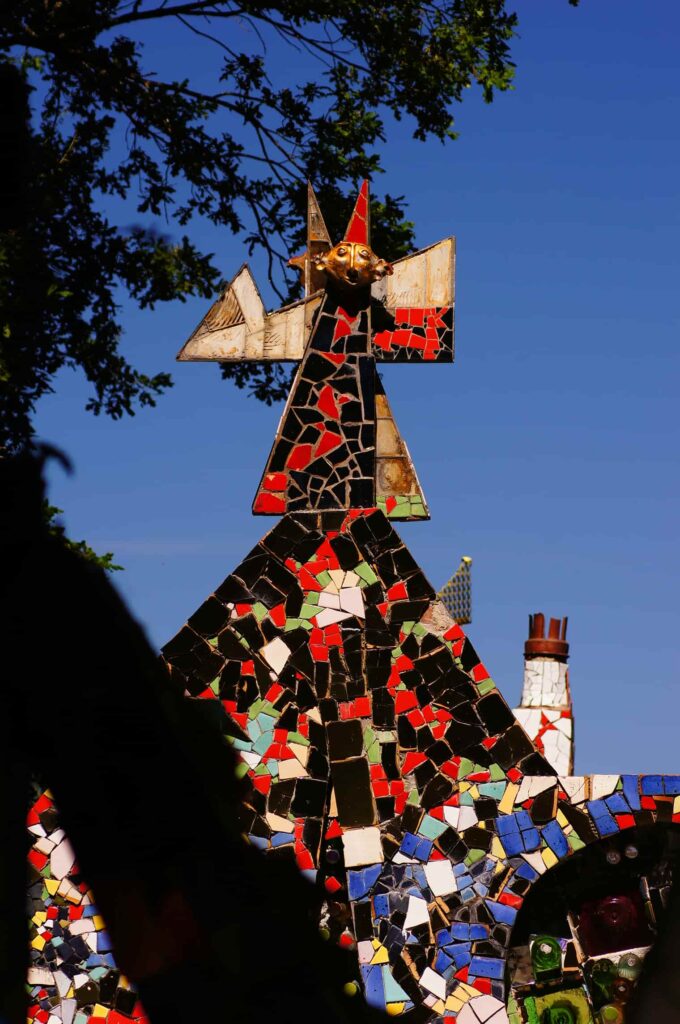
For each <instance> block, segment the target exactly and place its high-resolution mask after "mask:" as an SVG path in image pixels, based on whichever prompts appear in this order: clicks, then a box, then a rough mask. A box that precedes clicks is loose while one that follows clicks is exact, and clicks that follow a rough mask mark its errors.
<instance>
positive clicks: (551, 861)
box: [541, 850, 557, 868]
mask: <svg viewBox="0 0 680 1024" xmlns="http://www.w3.org/2000/svg"><path fill="white" fill-rule="evenodd" d="M541 857H542V858H543V863H544V864H545V866H546V867H547V868H554V867H555V865H556V864H557V856H556V855H555V854H554V853H553V852H552V850H541Z"/></svg>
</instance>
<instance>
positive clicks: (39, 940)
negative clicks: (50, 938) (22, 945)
mask: <svg viewBox="0 0 680 1024" xmlns="http://www.w3.org/2000/svg"><path fill="white" fill-rule="evenodd" d="M31 946H32V947H33V949H37V950H38V952H40V951H41V950H42V949H44V948H45V940H44V939H43V937H42V935H36V937H35V938H34V939H33V942H32V943H31Z"/></svg>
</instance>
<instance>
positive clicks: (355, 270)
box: [314, 242, 393, 289]
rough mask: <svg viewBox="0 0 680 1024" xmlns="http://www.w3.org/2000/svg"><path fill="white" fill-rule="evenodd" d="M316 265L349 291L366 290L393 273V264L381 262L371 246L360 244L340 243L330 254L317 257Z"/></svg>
mask: <svg viewBox="0 0 680 1024" xmlns="http://www.w3.org/2000/svg"><path fill="white" fill-rule="evenodd" d="M314 265H315V267H316V268H317V270H323V271H325V273H326V274H327V275H328V276H329V277H331V278H332V279H333V280H334V281H335V282H336V283H337V284H339V285H340V286H341V287H342V288H348V289H358V288H366V287H368V286H369V285H370V284H372V283H373V281H379V280H380V279H381V278H383V277H385V275H386V274H391V273H393V270H392V264H391V263H388V262H387V261H386V260H381V259H380V258H379V257H378V256H376V254H375V253H374V252H373V250H372V249H371V248H370V246H368V245H363V244H360V243H359V242H338V244H337V245H334V246H333V248H332V249H329V251H328V252H325V253H322V254H321V255H320V256H317V258H316V260H315V264H314Z"/></svg>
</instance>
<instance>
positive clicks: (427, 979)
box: [420, 967, 446, 999]
mask: <svg viewBox="0 0 680 1024" xmlns="http://www.w3.org/2000/svg"><path fill="white" fill-rule="evenodd" d="M420 985H421V987H422V988H424V989H427V991H428V992H431V993H432V995H434V996H436V997H437V999H446V979H445V978H442V976H441V974H437V972H436V971H433V970H432V968H431V967H426V968H425V970H424V971H423V973H422V974H421V976H420Z"/></svg>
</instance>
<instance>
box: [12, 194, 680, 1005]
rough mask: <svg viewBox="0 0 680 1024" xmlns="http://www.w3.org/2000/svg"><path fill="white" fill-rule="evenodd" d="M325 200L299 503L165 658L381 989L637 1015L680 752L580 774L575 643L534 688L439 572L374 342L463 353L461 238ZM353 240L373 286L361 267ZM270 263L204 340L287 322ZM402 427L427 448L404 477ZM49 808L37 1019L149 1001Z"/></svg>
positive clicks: (303, 374)
mask: <svg viewBox="0 0 680 1024" xmlns="http://www.w3.org/2000/svg"><path fill="white" fill-rule="evenodd" d="M313 202H315V201H313ZM316 213H317V211H316V209H315V208H313V209H312V211H311V213H310V222H313V224H314V225H315V231H316V234H315V235H314V236H313V237H312V236H311V235H310V243H309V245H308V252H307V254H305V255H304V256H303V257H299V258H297V260H296V265H298V266H299V267H300V268H301V270H302V272H303V276H304V280H305V281H306V282H307V283H308V285H309V282H311V281H313V277H314V275H313V273H312V271H313V270H314V268H316V269H317V270H318V267H319V264H318V260H319V259H320V257H321V256H323V255H324V254H326V255H327V256H329V255H330V253H331V252H332V251H335V252H336V255H338V256H339V258H340V259H345V260H346V263H345V267H346V268H348V269H346V270H345V271H343V273H345V274H346V278H345V279H340V278H338V279H337V280H335V279H333V278H332V276H331V275H330V274H328V275H327V284H328V287H327V290H326V292H325V293H321V295H319V294H318V293H317V292H314V293H312V292H311V291H310V288H311V285H309V287H308V294H307V295H306V297H305V300H303V303H302V306H304V305H305V303H308V302H309V301H311V298H312V297H313V296H315V298H314V303H315V306H314V309H315V312H314V313H313V315H311V316H309V317H307V316H303V317H299V318H298V321H297V323H298V327H297V328H295V330H297V331H298V334H297V335H296V336H295V337H293V336H292V335H291V336H290V337H288V340H287V342H286V344H287V345H288V346H289V349H288V351H289V353H290V352H298V353H299V356H298V358H300V363H299V367H298V371H297V375H296V379H295V382H294V384H293V388H292V392H291V397H290V399H289V402H288V403H287V406H286V409H285V411H284V414H283V417H282V420H281V424H280V428H279V431H278V433H277V437H276V439H275V442H274V446H273V448H272V452H271V455H270V457H269V460H268V463H267V466H266V470H265V473H264V475H263V478H262V482H261V485H260V487H259V488H258V492H257V496H256V499H255V511H256V512H257V513H261V514H271V515H274V514H277V515H281V516H282V518H281V519H280V520H279V521H278V522H277V523H276V525H275V526H274V528H273V529H272V530H270V531H269V532H268V533H267V534H266V535H265V536H264V537H263V539H262V540H261V541H260V542H259V543H258V544H257V545H256V546H255V547H254V548H253V550H252V551H251V552H250V553H249V554H248V555H247V556H246V557H245V558H244V560H243V561H242V563H241V564H240V565H239V567H238V568H237V569H236V570H235V571H234V572H233V573H231V575H229V576H228V577H227V578H226V579H225V580H224V582H223V583H221V584H220V586H219V587H218V588H217V589H216V590H215V592H214V593H213V594H212V595H211V596H210V597H208V599H207V600H206V601H205V602H204V604H202V605H201V607H200V608H199V609H198V610H197V611H196V612H195V613H194V614H193V615H192V616H191V618H190V619H189V620H188V622H187V624H186V625H185V626H184V627H183V628H182V629H181V630H180V631H179V633H178V634H177V635H176V636H175V637H174V638H173V639H172V640H171V641H170V642H169V643H168V644H167V645H166V646H165V647H164V649H163V658H164V661H165V664H166V665H167V668H168V671H169V672H170V673H171V674H172V675H173V676H175V677H176V678H177V679H178V680H179V682H180V683H181V685H182V686H183V688H184V690H185V692H186V693H187V695H188V697H189V698H190V699H194V700H208V701H211V702H212V703H213V704H214V705H215V713H216V715H218V716H219V718H220V721H221V724H222V730H223V733H224V736H225V739H226V740H227V741H228V742H229V743H230V744H231V745H232V746H233V747H234V748H235V750H236V751H237V752H238V755H239V759H240V766H239V773H240V775H241V776H242V777H244V778H245V777H247V779H248V780H249V783H250V786H249V795H248V796H247V798H246V799H245V800H244V802H243V806H242V822H241V826H242V830H243V832H244V834H245V835H246V836H247V838H248V841H249V842H250V843H251V844H252V845H253V846H254V847H256V848H257V849H258V850H260V851H261V853H262V858H263V871H265V870H266V864H267V859H268V858H271V857H273V856H276V857H279V856H289V857H290V858H291V859H294V860H295V862H296V863H297V865H298V867H299V870H300V871H301V872H303V873H304V874H305V875H306V876H307V877H308V878H309V880H310V882H311V883H313V884H314V885H316V886H319V887H320V889H321V890H322V891H323V893H324V896H325V905H324V913H323V918H322V921H321V922H320V924H321V927H322V929H323V932H324V934H325V935H327V936H330V938H331V939H332V940H333V941H337V942H339V943H340V944H341V945H344V946H346V947H351V948H352V949H354V950H355V951H356V977H357V979H358V981H359V982H360V985H361V988H362V990H363V993H364V995H365V998H366V999H367V1000H368V1002H369V1003H370V1004H371V1005H372V1006H375V1007H377V1008H379V1009H381V1010H384V1011H385V1012H386V1013H387V1014H389V1015H392V1016H400V1015H406V1016H408V1017H409V1019H411V1020H418V1021H428V1020H429V1021H437V1020H446V1019H449V1020H454V1019H455V1020H457V1021H458V1022H459V1024H478V1022H479V1024H483V1022H488V1024H508V1022H510V1024H519V1022H520V1021H521V1022H529V1024H537V1022H540V1024H586V1022H591V1021H592V1022H594V1024H598V1022H617V1021H622V1020H623V1019H624V1014H625V1005H626V1002H627V1000H628V998H629V996H630V994H631V992H632V991H633V990H634V986H635V982H636V979H637V976H638V974H639V971H640V968H641V963H642V960H643V958H644V955H645V952H646V950H647V949H648V948H649V946H650V945H651V944H652V942H653V938H654V934H655V929H656V926H657V923H658V920H659V918H660V915H661V914H662V912H663V905H664V901H665V899H666V896H667V893H668V887H669V884H670V879H671V873H672V868H673V859H674V856H675V852H674V851H675V844H676V839H675V831H674V826H675V825H676V824H678V823H680V776H679V777H675V776H673V777H661V776H654V775H650V776H642V777H637V776H627V775H607V776H592V777H588V776H579V777H573V776H570V775H567V776H564V777H558V776H557V773H556V770H555V767H554V764H555V763H558V764H562V763H563V755H564V752H565V750H566V751H567V756H569V757H570V756H571V746H570V742H571V736H570V734H567V732H565V731H564V729H560V728H559V726H558V724H557V723H558V722H559V721H560V712H559V708H562V707H563V705H561V704H559V701H560V700H563V698H564V697H565V694H566V692H567V691H566V674H565V673H566V668H564V672H563V671H562V669H561V668H560V667H559V666H560V665H564V663H563V662H560V661H559V660H555V659H552V660H551V659H550V658H549V657H548V658H543V659H542V662H541V664H540V665H539V664H538V662H539V661H540V660H541V659H538V660H536V659H534V660H535V664H534V665H530V663H529V662H530V661H531V659H529V661H528V662H527V666H528V667H527V673H528V674H527V676H526V677H525V693H524V698H523V701H522V704H523V709H521V710H520V711H519V712H517V714H514V713H513V712H512V711H511V710H510V708H509V707H508V705H507V703H506V701H505V700H504V699H503V697H502V695H501V694H500V692H499V690H498V689H497V687H496V684H495V683H494V681H493V679H492V678H491V677H490V675H489V672H488V671H487V669H486V667H485V666H484V664H483V663H482V662H481V661H480V659H479V657H478V656H477V654H476V652H475V650H474V648H473V646H472V644H471V643H470V641H469V639H468V638H467V637H466V635H465V633H464V631H463V630H462V628H461V625H460V623H459V622H456V621H454V620H453V618H452V617H451V615H450V614H449V612H448V611H447V609H446V607H445V605H444V604H443V603H442V601H440V600H438V598H437V596H436V594H435V591H434V590H433V588H432V587H431V585H430V583H429V582H428V581H427V579H426V578H425V576H424V574H423V572H422V570H421V569H420V568H419V566H418V564H417V563H416V561H415V559H414V558H413V556H412V555H411V554H410V552H409V551H408V549H407V548H406V546H405V545H404V543H403V542H402V540H401V539H400V537H399V536H398V534H397V533H396V532H395V529H394V527H393V525H392V520H394V519H409V518H422V516H421V515H420V509H421V508H423V510H424V503H423V500H422V493H421V492H420V488H419V486H418V485H417V481H416V477H415V470H413V468H412V465H411V463H410V458H409V457H408V452H407V450H406V448H405V446H402V445H397V446H396V447H395V446H394V444H393V446H392V449H391V450H388V449H387V448H385V447H384V446H383V447H382V448H381V446H380V444H379V443H378V441H377V437H378V436H379V435H378V427H377V423H378V421H379V420H380V419H383V420H385V419H388V420H389V422H390V423H393V419H392V418H391V412H389V406H388V405H387V404H386V399H385V403H382V404H379V403H378V404H377V403H376V395H378V394H381V393H382V392H381V391H380V389H379V387H377V386H376V382H377V380H378V378H377V374H376V369H375V360H376V358H383V357H384V358H395V359H405V360H406V361H408V362H417V361H421V362H423V361H429V362H433V361H434V362H437V361H449V362H450V361H451V359H452V354H453V348H452V282H450V281H449V282H448V283H447V282H446V280H445V279H446V274H448V273H449V272H450V273H452V269H453V262H452V259H453V255H452V254H453V245H452V244H449V245H448V246H447V245H444V244H443V243H442V245H444V248H443V249H440V248H438V247H432V249H430V250H425V251H424V253H421V254H416V257H413V258H410V259H412V263H411V264H409V263H408V262H407V261H402V263H403V265H402V267H401V268H399V264H395V266H394V267H393V268H391V267H390V266H389V264H385V262H384V261H380V260H378V259H377V257H375V254H373V253H372V251H371V250H370V247H369V244H368V242H369V239H368V193H367V189H366V187H365V186H364V188H363V189H362V192H361V194H360V197H359V200H358V203H357V208H356V210H355V213H354V215H353V218H352V220H351V222H350V225H349V227H348V230H347V233H346V238H345V240H344V243H340V245H339V246H336V247H335V250H331V245H330V239H328V241H327V244H326V243H324V240H323V230H322V229H321V228H320V227H319V223H320V222H319V219H318V216H316ZM319 216H320V214H319ZM341 248H342V250H343V251H342V252H340V249H341ZM442 254H443V255H442ZM355 258H356V260H357V261H358V263H357V265H358V266H359V267H361V266H363V267H368V268H369V270H368V271H367V273H368V272H371V273H375V274H376V277H375V278H374V279H373V283H372V293H371V290H370V288H369V287H368V286H367V285H365V283H364V284H363V285H361V286H360V287H357V288H356V289H355V290H353V289H352V288H351V287H350V286H349V285H348V284H347V282H348V281H351V276H347V275H349V274H350V271H351V272H352V273H353V272H354V269H355V268H354V266H353V261H354V260H355ZM315 261H316V262H315ZM361 261H363V263H362V262H361ZM371 268H372V269H371ZM386 268H388V269H386ZM390 271H392V273H390ZM443 279H444V283H443V284H442V280H443ZM343 281H344V283H343ZM241 283H243V282H241ZM232 285H234V282H232ZM240 287H241V286H240V285H239V288H240ZM246 291H247V289H241V291H240V298H239V296H236V298H234V294H233V289H232V292H230V291H229V290H227V292H226V293H225V296H223V297H222V299H221V300H219V302H218V304H217V306H216V307H213V310H212V311H211V314H209V318H206V319H207V320H208V323H207V325H206V323H205V322H204V323H203V325H202V326H201V327H200V329H198V330H197V332H195V333H194V335H193V336H192V339H190V342H189V343H188V345H189V346H191V345H193V346H194V348H193V349H191V348H190V347H189V349H187V346H185V349H183V355H182V358H218V359H220V358H225V359H226V358H236V356H234V355H233V352H232V350H231V349H229V347H228V346H233V344H234V338H235V337H236V333H235V332H236V331H237V329H238V330H240V332H241V335H242V336H243V339H247V338H248V337H251V336H253V337H254V334H256V333H257V332H258V331H260V332H261V331H263V330H264V328H263V327H262V326H261V323H260V321H258V320H257V318H255V319H253V318H252V317H251V318H250V322H248V319H247V317H246V314H248V316H250V312H249V310H248V309H247V308H246V307H247V301H250V300H248V297H247V295H246V294H245V293H246ZM244 295H245V297H244ZM251 298H252V296H251ZM434 298H436V299H437V300H438V301H437V302H434ZM232 299H233V300H234V301H232ZM237 299H238V302H237V301H236V300H237ZM220 303H221V305H220ZM229 303H231V305H229ZM234 303H236V305H235V304H234ZM267 316H268V317H270V318H271V317H272V316H274V314H267ZM211 325H212V326H211ZM258 325H259V326H258ZM289 327H290V324H289ZM290 329H291V330H292V331H293V328H292V327H290ZM267 330H271V325H270V327H269V328H267ZM220 332H222V333H220ZM249 332H250V333H249ZM211 333H212V334H213V335H215V336H214V337H213V338H212V340H211V341H210V344H209V347H208V348H203V349H201V348H200V346H201V345H203V341H202V340H201V339H204V340H205V338H207V337H209V336H210V335H211ZM225 339H226V340H225ZM251 340H252V338H251ZM207 344H208V342H206V345H207ZM244 344H245V340H244ZM197 346H198V347H197ZM253 351H255V349H254V348H253ZM258 351H259V352H260V355H261V354H262V350H258ZM192 352H193V354H192ZM208 352H209V353H212V355H209V354H208ZM230 352H232V354H230ZM258 357H259V356H258ZM378 405H379V407H378ZM386 410H387V412H386ZM388 413H389V415H388ZM394 429H395V431H396V427H395V428H394ZM381 452H382V454H383V456H384V457H385V458H391V457H393V458H396V459H400V460H401V461H402V465H401V467H399V468H400V472H398V473H397V472H396V471H395V472H394V473H393V474H392V477H391V478H392V479H393V480H394V481H396V484H395V485H394V487H393V491H392V493H389V488H385V486H383V485H381V484H380V483H379V482H378V477H379V475H380V474H379V473H378V468H379V466H378V459H379V457H380V454H381ZM387 476H388V477H389V476H390V474H387ZM390 499H391V500H390ZM555 666H557V667H555ZM556 702H557V703H556ZM564 707H566V704H565V705H564ZM548 710H550V711H551V712H552V711H557V717H555V718H554V719H553V718H551V717H550V715H548V713H547V711H548ZM533 711H538V712H539V714H540V715H542V716H543V717H542V718H539V719H538V725H539V727H538V728H535V725H536V722H535V721H534V719H533V718H531V714H532V713H533ZM518 717H521V719H522V721H524V722H525V724H526V725H527V728H528V731H529V734H528V733H527V731H525V729H524V728H523V727H522V724H520V720H518ZM543 718H545V721H546V722H547V725H544V723H543ZM569 721H570V722H571V720H570V719H569ZM553 727H554V728H553ZM550 732H557V733H559V734H560V735H561V736H564V737H565V738H566V740H567V746H564V744H561V743H553V742H552V741H551V740H549V739H548V734H549V733H550ZM559 758H562V760H559ZM556 759H557V760H556ZM29 825H30V828H31V832H32V839H33V842H34V845H33V850H32V853H31V868H32V872H33V876H32V878H33V881H32V885H31V896H32V899H33V900H34V906H33V917H32V923H33V927H34V932H33V936H32V946H31V956H32V961H33V965H32V967H31V973H30V976H29V985H30V992H31V1000H32V1007H31V1011H30V1014H29V1020H30V1021H41V1022H43V1024H56V1022H57V1021H58V1022H61V1024H85V1021H87V1020H102V1021H108V1022H109V1024H121V1022H122V1021H128V1020H140V1019H141V1007H140V1006H139V1005H138V1004H137V1003H136V1000H135V996H134V995H133V993H132V990H131V989H130V986H129V984H128V983H127V982H126V981H125V980H124V979H123V978H121V977H120V975H119V973H118V972H117V971H116V969H115V964H114V961H113V958H112V953H111V950H110V943H109V941H108V938H107V935H106V931H105V928H104V924H103V922H102V921H101V919H100V917H99V916H98V915H97V912H96V910H95V908H94V905H93V903H92V898H91V896H90V894H89V893H88V892H87V889H86V887H85V885H84V883H83V882H82V880H81V879H80V877H79V875H78V873H77V866H76V865H75V864H74V861H73V855H72V853H71V851H70V848H69V847H68V844H67V841H66V839H65V838H64V836H63V834H62V833H61V831H60V829H59V827H58V822H57V821H56V817H55V816H54V810H53V808H52V806H51V803H50V801H49V798H48V797H47V796H45V795H44V796H43V797H41V798H40V800H39V801H38V803H37V804H36V805H35V807H34V809H33V811H32V814H31V820H30V822H29Z"/></svg>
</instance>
